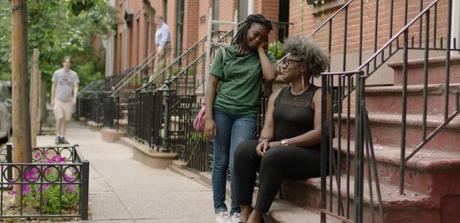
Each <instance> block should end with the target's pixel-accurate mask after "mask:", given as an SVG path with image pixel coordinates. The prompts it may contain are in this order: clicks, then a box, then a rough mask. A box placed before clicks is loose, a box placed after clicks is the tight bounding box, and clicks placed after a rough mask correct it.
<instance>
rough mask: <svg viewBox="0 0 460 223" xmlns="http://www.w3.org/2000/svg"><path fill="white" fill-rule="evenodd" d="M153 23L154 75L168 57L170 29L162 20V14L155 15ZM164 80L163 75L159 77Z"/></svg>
mask: <svg viewBox="0 0 460 223" xmlns="http://www.w3.org/2000/svg"><path fill="white" fill-rule="evenodd" d="M155 24H156V26H157V29H156V31H155V45H156V58H155V67H154V75H156V74H157V73H158V72H160V71H161V68H163V67H164V66H165V64H166V63H167V61H168V57H169V51H170V49H169V42H170V35H171V34H170V31H169V26H168V25H167V24H166V23H165V22H164V21H163V17H162V16H155ZM161 78H162V80H163V81H164V79H165V77H164V76H162V77H161Z"/></svg>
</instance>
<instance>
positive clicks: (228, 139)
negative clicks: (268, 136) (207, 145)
mask: <svg viewBox="0 0 460 223" xmlns="http://www.w3.org/2000/svg"><path fill="white" fill-rule="evenodd" d="M214 122H215V123H216V130H217V134H216V137H215V138H214V154H213V158H214V159H213V161H214V165H213V168H212V192H213V200H214V211H215V212H216V213H218V212H220V211H227V206H226V205H225V192H226V190H225V186H226V182H227V170H228V169H229V168H230V174H231V175H233V160H234V154H235V150H236V148H238V145H239V144H240V143H241V142H243V141H246V140H250V139H254V138H255V133H256V132H255V131H256V118H255V117H238V116H232V115H230V114H227V113H225V112H221V111H217V110H214ZM230 186H231V191H232V208H231V210H230V214H233V213H240V212H241V209H240V205H239V203H238V200H237V198H238V196H237V193H236V188H237V182H236V179H235V178H234V177H233V178H232V179H231V184H230Z"/></svg>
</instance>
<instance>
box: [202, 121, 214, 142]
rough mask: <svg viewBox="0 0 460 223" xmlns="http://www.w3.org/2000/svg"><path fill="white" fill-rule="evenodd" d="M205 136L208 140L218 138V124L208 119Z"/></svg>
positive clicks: (205, 124)
mask: <svg viewBox="0 0 460 223" xmlns="http://www.w3.org/2000/svg"><path fill="white" fill-rule="evenodd" d="M204 134H205V135H206V136H207V137H208V139H213V138H214V137H215V136H216V123H215V122H214V120H213V119H210V118H209V119H208V118H207V119H206V121H205V123H204Z"/></svg>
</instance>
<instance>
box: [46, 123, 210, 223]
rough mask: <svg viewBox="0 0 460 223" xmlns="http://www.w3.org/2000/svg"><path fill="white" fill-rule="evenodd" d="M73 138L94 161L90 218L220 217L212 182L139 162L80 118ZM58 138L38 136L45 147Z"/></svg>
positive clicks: (159, 220)
mask: <svg viewBox="0 0 460 223" xmlns="http://www.w3.org/2000/svg"><path fill="white" fill-rule="evenodd" d="M67 139H68V140H69V141H70V143H72V144H73V143H75V144H79V145H80V147H79V150H80V151H81V153H82V155H83V157H84V158H85V159H87V160H89V162H90V188H89V192H90V194H89V200H90V218H91V220H90V221H88V222H103V223H105V222H107V223H108V222H116V223H121V222H139V223H208V222H210V223H212V222H215V220H214V219H215V218H214V213H213V208H212V191H211V189H210V188H209V186H206V185H204V184H200V183H199V182H197V181H195V180H192V179H188V178H186V177H183V176H181V175H179V174H177V173H174V172H172V171H170V170H167V169H166V170H161V169H154V168H151V167H148V166H146V165H144V164H142V163H140V162H138V161H135V160H133V159H132V156H133V151H132V149H131V148H128V147H126V146H123V145H121V144H118V143H107V142H105V141H103V140H102V139H101V134H100V133H99V132H98V131H94V130H90V129H88V128H86V127H84V126H82V125H80V124H78V123H72V124H71V125H70V126H69V130H68V136H67ZM53 142H54V136H39V138H38V145H39V146H45V145H51V144H53Z"/></svg>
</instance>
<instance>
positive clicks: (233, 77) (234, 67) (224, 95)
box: [210, 46, 276, 116]
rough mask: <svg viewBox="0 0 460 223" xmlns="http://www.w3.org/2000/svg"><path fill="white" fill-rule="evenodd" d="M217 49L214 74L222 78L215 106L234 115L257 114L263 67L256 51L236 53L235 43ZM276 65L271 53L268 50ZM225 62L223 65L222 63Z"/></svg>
mask: <svg viewBox="0 0 460 223" xmlns="http://www.w3.org/2000/svg"><path fill="white" fill-rule="evenodd" d="M225 49H226V50H225V51H226V55H225V61H223V58H222V51H221V50H219V51H218V52H217V55H216V57H215V58H214V62H213V64H212V67H211V72H210V73H211V74H212V75H214V76H216V77H217V78H219V80H220V81H219V87H218V89H217V94H216V98H215V100H214V108H215V109H217V110H219V111H223V112H226V113H228V114H230V115H235V116H256V115H257V110H258V106H259V102H260V96H261V85H262V66H261V64H260V59H259V55H258V54H257V52H254V53H249V54H243V55H235V48H234V46H229V47H226V48H225ZM267 56H268V58H269V59H270V61H271V62H272V63H273V64H275V62H276V59H275V57H274V56H273V54H272V53H270V52H269V53H267ZM222 62H223V63H224V64H222Z"/></svg>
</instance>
